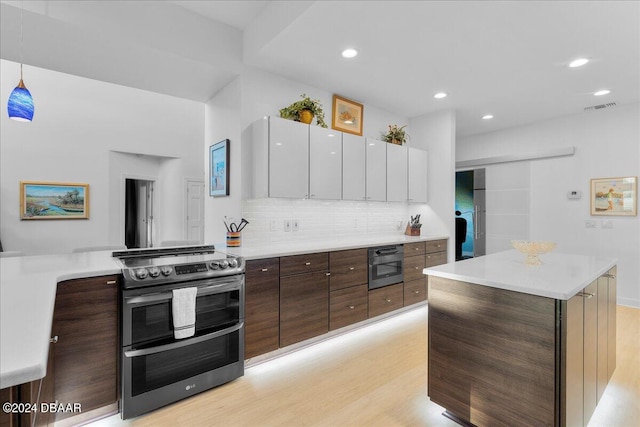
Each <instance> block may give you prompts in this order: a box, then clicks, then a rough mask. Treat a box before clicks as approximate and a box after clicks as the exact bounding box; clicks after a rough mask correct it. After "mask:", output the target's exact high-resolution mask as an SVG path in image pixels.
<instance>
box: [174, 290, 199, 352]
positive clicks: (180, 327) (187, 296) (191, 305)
mask: <svg viewBox="0 0 640 427" xmlns="http://www.w3.org/2000/svg"><path fill="white" fill-rule="evenodd" d="M197 294H198V288H181V289H174V290H173V299H172V301H171V308H172V311H173V336H174V337H175V338H176V339H182V338H189V337H192V336H193V335H194V334H195V333H196V295H197Z"/></svg>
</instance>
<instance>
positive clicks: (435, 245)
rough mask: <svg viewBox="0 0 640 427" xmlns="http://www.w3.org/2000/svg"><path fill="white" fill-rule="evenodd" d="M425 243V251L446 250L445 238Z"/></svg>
mask: <svg viewBox="0 0 640 427" xmlns="http://www.w3.org/2000/svg"><path fill="white" fill-rule="evenodd" d="M426 243H427V253H431V252H441V251H446V250H447V241H446V240H445V239H442V240H432V241H430V242H426Z"/></svg>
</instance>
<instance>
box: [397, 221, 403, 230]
mask: <svg viewBox="0 0 640 427" xmlns="http://www.w3.org/2000/svg"><path fill="white" fill-rule="evenodd" d="M396 229H398V230H402V221H396Z"/></svg>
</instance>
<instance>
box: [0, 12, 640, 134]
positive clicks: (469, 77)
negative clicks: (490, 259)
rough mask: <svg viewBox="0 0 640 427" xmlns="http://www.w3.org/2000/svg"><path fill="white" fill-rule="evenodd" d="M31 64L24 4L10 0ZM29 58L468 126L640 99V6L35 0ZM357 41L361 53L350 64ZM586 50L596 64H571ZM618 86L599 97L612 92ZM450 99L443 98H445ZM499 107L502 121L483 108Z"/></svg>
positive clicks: (189, 87)
mask: <svg viewBox="0 0 640 427" xmlns="http://www.w3.org/2000/svg"><path fill="white" fill-rule="evenodd" d="M1 3H2V17H1V18H2V34H1V35H2V39H1V51H0V53H1V57H2V58H4V59H9V60H13V61H19V50H18V47H17V46H18V45H19V17H20V2H18V1H4V0H3V1H1ZM24 8H25V24H24V62H25V64H29V65H34V66H39V67H43V68H48V69H53V70H57V71H62V72H66V73H70V74H76V75H80V76H85V77H89V78H94V79H99V80H103V81H109V82H113V83H118V84H123V85H128V86H132V87H138V88H141V89H146V90H152V91H155V92H160V93H166V94H169V95H174V96H179V97H183V98H188V99H193V100H197V101H206V100H207V99H209V98H210V97H211V96H212V95H213V94H215V93H216V92H217V91H218V90H219V89H220V88H222V87H224V85H226V84H227V83H228V82H229V81H231V80H232V79H233V78H234V77H235V76H236V75H238V74H239V73H240V72H241V70H242V67H243V66H244V65H245V64H246V65H251V66H255V67H258V68H262V69H265V70H269V71H271V72H274V73H277V74H280V75H283V76H286V77H289V78H290V79H292V80H295V81H301V82H303V83H306V84H310V85H312V86H316V87H318V88H320V89H323V90H326V91H328V92H331V93H338V94H341V95H343V96H345V97H348V98H350V99H353V100H356V101H359V102H362V103H365V104H367V105H373V106H376V107H379V108H382V109H385V110H388V111H391V112H394V113H396V114H401V115H404V116H407V117H416V116H420V115H423V114H428V113H431V112H434V111H438V110H443V109H455V110H456V122H457V123H456V125H457V134H458V135H469V134H475V133H482V132H487V131H493V130H497V129H501V128H506V127H511V126H518V125H522V124H526V123H531V122H536V121H540V120H546V119H549V118H553V117H558V116H563V115H569V114H578V113H581V112H583V109H584V108H585V107H587V106H593V105H597V104H603V103H608V102H616V103H617V104H618V105H621V104H628V103H635V102H639V101H640V2H638V1H619V2H616V1H315V2H314V1H295V2H293V1H179V0H176V1H82V2H78V1H76V2H71V1H55V2H54V1H28V2H24ZM347 46H353V47H356V48H357V49H358V50H359V51H360V54H359V55H358V56H357V57H356V58H354V59H352V60H346V59H344V58H342V57H341V56H340V52H341V50H342V49H343V48H345V47H347ZM576 57H588V58H590V59H591V62H590V63H589V64H587V65H586V66H585V67H582V68H579V69H569V68H568V67H567V65H568V63H569V62H570V61H571V60H572V59H574V58H576ZM603 88H606V89H610V90H611V94H609V95H605V96H603V97H595V96H593V92H595V91H596V90H599V89H603ZM438 91H444V92H447V93H448V94H449V96H448V97H447V98H445V99H443V100H436V99H434V98H433V94H434V93H436V92H438ZM487 113H491V114H493V115H494V116H495V118H494V119H493V120H490V121H483V120H481V119H480V117H481V116H482V115H484V114H487Z"/></svg>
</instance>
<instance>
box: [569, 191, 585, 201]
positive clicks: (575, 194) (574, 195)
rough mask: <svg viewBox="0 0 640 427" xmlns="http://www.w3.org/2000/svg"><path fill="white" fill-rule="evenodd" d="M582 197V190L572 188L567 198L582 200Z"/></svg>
mask: <svg viewBox="0 0 640 427" xmlns="http://www.w3.org/2000/svg"><path fill="white" fill-rule="evenodd" d="M581 197H582V191H578V190H571V191H569V192H567V199H569V200H580V198H581Z"/></svg>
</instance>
